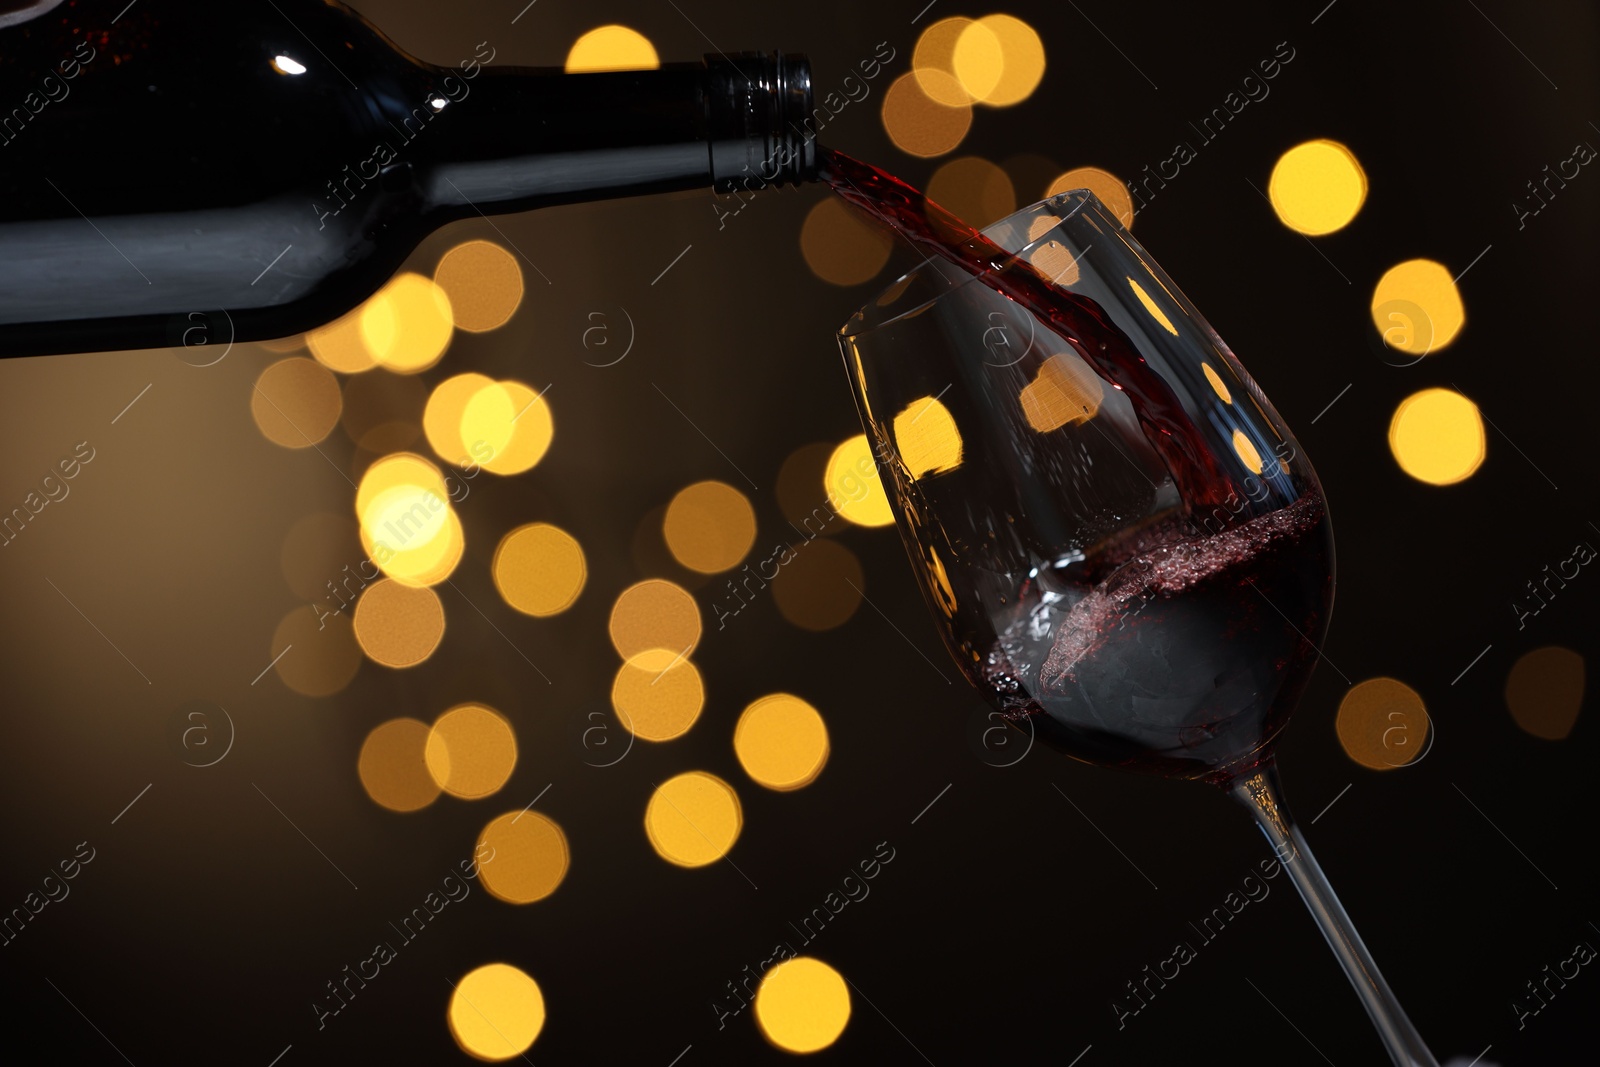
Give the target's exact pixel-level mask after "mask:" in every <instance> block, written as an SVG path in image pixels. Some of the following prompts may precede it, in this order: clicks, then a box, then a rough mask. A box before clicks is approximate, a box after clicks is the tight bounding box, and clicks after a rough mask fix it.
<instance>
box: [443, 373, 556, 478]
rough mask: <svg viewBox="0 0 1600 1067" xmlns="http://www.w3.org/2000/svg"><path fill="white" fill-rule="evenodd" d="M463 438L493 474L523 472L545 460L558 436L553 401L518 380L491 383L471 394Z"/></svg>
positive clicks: (464, 412)
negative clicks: (551, 411) (552, 410)
mask: <svg viewBox="0 0 1600 1067" xmlns="http://www.w3.org/2000/svg"><path fill="white" fill-rule="evenodd" d="M460 437H461V441H462V443H463V444H465V445H466V446H467V450H468V452H470V453H471V454H472V456H473V458H474V459H476V460H477V461H478V463H479V464H480V465H481V466H482V467H483V469H484V470H486V471H489V472H490V473H491V474H502V475H511V474H521V473H522V472H523V471H526V470H530V469H531V468H532V467H533V466H534V464H536V463H538V462H539V461H540V460H541V459H543V458H544V454H545V452H547V451H548V450H549V448H550V442H551V441H552V440H553V439H554V437H555V420H554V417H553V416H552V415H551V413H550V403H549V401H547V400H545V398H544V396H543V395H542V394H540V393H537V392H535V391H534V390H533V389H532V388H531V387H529V386H527V385H524V384H523V383H522V382H518V381H511V380H507V381H503V382H491V383H489V384H488V385H486V386H484V387H482V388H481V389H478V390H477V391H476V392H474V393H473V394H472V396H471V397H469V398H468V400H467V403H466V406H465V407H464V408H463V409H462V411H461V429H460Z"/></svg>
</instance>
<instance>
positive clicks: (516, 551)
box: [490, 522, 589, 618]
mask: <svg viewBox="0 0 1600 1067" xmlns="http://www.w3.org/2000/svg"><path fill="white" fill-rule="evenodd" d="M490 571H491V573H492V574H493V575H494V585H495V588H496V589H498V590H499V591H500V596H501V597H502V598H504V600H505V602H506V603H507V604H510V605H511V606H512V607H514V608H516V609H517V610H518V611H520V612H522V613H523V614H524V615H533V616H536V617H541V618H542V617H545V616H549V615H559V614H561V612H563V611H566V610H567V609H568V608H570V607H571V606H572V605H573V604H574V603H575V602H576V601H577V599H578V594H579V593H581V592H583V586H584V583H585V582H586V581H587V580H588V576H589V567H588V563H587V561H586V560H585V559H584V555H583V546H582V545H580V544H578V541H577V538H575V537H573V536H572V535H571V534H569V533H567V532H566V531H565V530H563V529H561V528H560V527H557V526H552V525H550V524H549V523H544V522H531V523H528V524H527V525H525V526H518V527H517V528H516V529H515V530H512V531H511V532H510V533H508V534H506V535H505V536H504V537H502V538H501V539H500V544H499V545H497V546H496V547H495V550H494V561H493V563H492V564H491V565H490Z"/></svg>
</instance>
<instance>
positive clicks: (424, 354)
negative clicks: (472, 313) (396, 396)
mask: <svg viewBox="0 0 1600 1067" xmlns="http://www.w3.org/2000/svg"><path fill="white" fill-rule="evenodd" d="M454 330H455V324H454V317H453V314H452V312H451V310H450V298H449V297H448V296H447V295H445V291H444V290H443V289H441V288H440V287H439V286H438V285H437V284H435V283H434V281H433V279H432V278H428V277H424V276H423V275H421V274H417V273H416V272H415V271H404V272H402V273H400V274H397V275H395V276H394V278H393V279H391V280H390V281H389V284H387V285H385V286H384V287H383V288H382V289H380V290H378V291H377V292H376V293H374V294H373V296H372V299H370V300H368V301H367V302H366V303H365V304H363V305H362V307H361V339H362V341H364V342H365V343H366V346H367V350H368V351H369V352H370V353H372V358H373V359H374V360H375V361H376V362H377V363H378V364H379V365H380V366H382V367H384V368H386V369H388V370H391V371H394V372H395V373H396V374H416V373H418V372H420V371H425V370H427V369H428V368H429V367H431V366H433V365H434V364H435V363H437V362H439V359H440V357H442V356H443V355H444V350H445V349H446V348H448V347H449V346H450V336H451V334H452V333H453V332H454Z"/></svg>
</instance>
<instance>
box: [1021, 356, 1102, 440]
mask: <svg viewBox="0 0 1600 1067" xmlns="http://www.w3.org/2000/svg"><path fill="white" fill-rule="evenodd" d="M1018 399H1019V400H1020V401H1021V403H1022V417H1023V418H1025V419H1027V420H1028V425H1029V426H1032V427H1033V428H1034V429H1035V430H1037V431H1038V432H1039V433H1049V432H1050V431H1051V430H1057V429H1060V428H1061V427H1063V426H1066V425H1068V424H1069V423H1074V422H1087V421H1089V420H1090V419H1092V418H1094V416H1095V413H1096V412H1098V411H1099V410H1100V401H1101V400H1103V399H1105V386H1104V385H1103V384H1102V383H1101V381H1100V376H1099V375H1098V374H1096V373H1095V372H1094V371H1093V370H1092V369H1091V368H1090V367H1089V365H1088V364H1087V363H1085V362H1084V361H1083V360H1081V359H1079V358H1078V357H1077V356H1076V355H1074V354H1072V353H1070V352H1058V353H1057V354H1055V355H1053V356H1051V357H1050V358H1049V359H1047V360H1045V361H1044V365H1043V366H1041V367H1040V368H1039V374H1038V376H1037V377H1036V378H1034V379H1033V381H1031V382H1029V383H1028V384H1027V385H1025V386H1023V387H1022V393H1021V394H1020V395H1019V397H1018Z"/></svg>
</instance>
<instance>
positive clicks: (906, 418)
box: [894, 396, 962, 478]
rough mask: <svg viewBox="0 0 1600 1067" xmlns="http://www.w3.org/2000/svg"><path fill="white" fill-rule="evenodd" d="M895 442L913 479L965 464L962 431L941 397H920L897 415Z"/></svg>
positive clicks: (895, 419)
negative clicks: (940, 399)
mask: <svg viewBox="0 0 1600 1067" xmlns="http://www.w3.org/2000/svg"><path fill="white" fill-rule="evenodd" d="M894 444H895V448H896V450H898V451H899V453H900V462H902V463H904V464H905V466H906V470H907V472H908V473H909V474H910V475H911V477H913V478H920V477H922V476H923V475H925V474H942V473H944V472H945V471H952V470H955V469H956V468H957V467H959V466H961V454H962V444H961V431H960V430H958V429H957V428H956V419H955V416H954V415H952V414H951V413H950V409H949V408H947V407H945V406H944V404H942V403H941V402H940V401H939V398H938V397H934V396H924V397H918V398H917V399H916V400H913V401H911V403H909V404H907V405H906V406H905V407H904V408H902V409H901V411H900V414H898V415H896V416H895V417H894Z"/></svg>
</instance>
